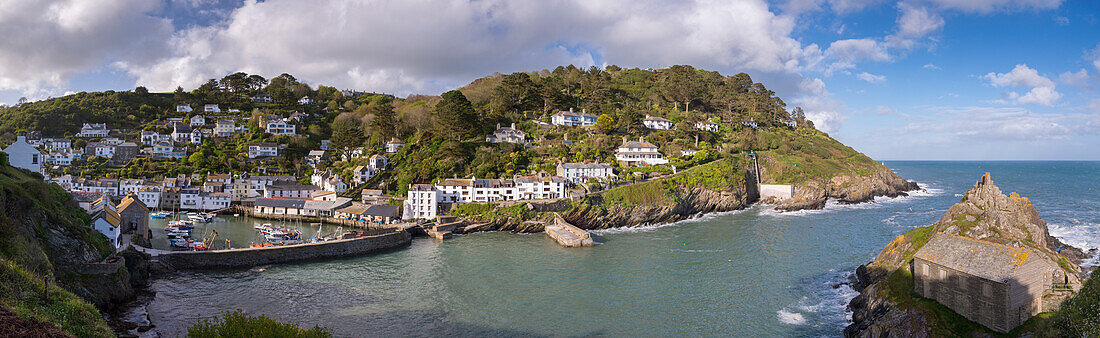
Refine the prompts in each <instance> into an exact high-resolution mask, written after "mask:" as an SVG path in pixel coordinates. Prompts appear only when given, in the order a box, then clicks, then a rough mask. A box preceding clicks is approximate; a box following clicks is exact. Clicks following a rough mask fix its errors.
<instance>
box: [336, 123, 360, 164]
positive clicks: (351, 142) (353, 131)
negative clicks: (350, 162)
mask: <svg viewBox="0 0 1100 338" xmlns="http://www.w3.org/2000/svg"><path fill="white" fill-rule="evenodd" d="M362 145H363V131H362V130H360V129H359V119H358V118H357V117H356V116H355V114H352V113H343V114H340V115H339V116H336V120H334V121H332V147H334V148H336V149H340V150H341V151H342V152H343V155H344V156H348V155H350V154H351V150H352V149H354V148H356V147H359V146H362Z"/></svg>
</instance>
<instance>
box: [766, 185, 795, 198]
mask: <svg viewBox="0 0 1100 338" xmlns="http://www.w3.org/2000/svg"><path fill="white" fill-rule="evenodd" d="M791 197H794V186H793V185H789V184H761V185H760V199H762V200H766V199H769V198H777V199H788V198H791Z"/></svg>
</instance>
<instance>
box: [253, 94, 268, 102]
mask: <svg viewBox="0 0 1100 338" xmlns="http://www.w3.org/2000/svg"><path fill="white" fill-rule="evenodd" d="M272 100H273V99H272V98H271V94H259V95H256V96H253V97H252V102H256V103H271V101H272Z"/></svg>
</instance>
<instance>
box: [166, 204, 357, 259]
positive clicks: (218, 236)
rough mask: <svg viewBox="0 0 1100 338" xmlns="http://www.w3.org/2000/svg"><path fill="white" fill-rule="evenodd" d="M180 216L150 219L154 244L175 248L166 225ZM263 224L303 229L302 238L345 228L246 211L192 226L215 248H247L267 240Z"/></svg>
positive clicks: (198, 237) (199, 237)
mask: <svg viewBox="0 0 1100 338" xmlns="http://www.w3.org/2000/svg"><path fill="white" fill-rule="evenodd" d="M178 218H180V216H179V214H176V213H173V214H172V215H171V216H169V217H168V218H162V219H155V218H153V219H150V220H149V230H150V231H152V233H153V240H152V242H151V244H152V245H153V248H154V249H161V250H170V249H172V248H171V246H172V245H171V243H170V242H169V241H168V237H167V235H165V232H164V227H165V226H167V225H168V221H170V220H175V219H178ZM182 219H187V216H186V215H184V216H182ZM262 224H271V225H273V226H275V227H279V228H286V229H288V230H290V231H299V232H301V233H302V238H305V239H307V240H308V239H310V238H313V237H314V236H317V235H318V234H320V235H321V236H322V237H323V236H331V235H332V234H334V233H337V232H339V231H344V229H343V228H342V227H339V226H335V225H330V224H318V223H309V222H300V221H298V222H296V221H282V220H271V219H261V218H254V217H248V216H246V215H239V216H232V215H219V216H217V217H215V218H214V219H212V220H210V222H206V223H195V224H194V229H191V236H192V238H193V239H195V240H202V239H203V238H207V239H208V240H207V241H208V242H210V243H213V247H214V248H215V249H224V248H226V247H230V248H247V247H248V246H249V245H251V244H253V243H264V242H265V240H264V238H263V236H262V235H260V233H259V231H256V229H255V228H254V226H257V225H262ZM348 230H352V229H348Z"/></svg>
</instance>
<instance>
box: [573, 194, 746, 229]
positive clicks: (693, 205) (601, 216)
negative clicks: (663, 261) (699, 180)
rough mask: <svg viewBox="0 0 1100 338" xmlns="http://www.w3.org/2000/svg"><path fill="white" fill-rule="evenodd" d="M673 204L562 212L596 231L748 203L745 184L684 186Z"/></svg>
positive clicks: (730, 208)
mask: <svg viewBox="0 0 1100 338" xmlns="http://www.w3.org/2000/svg"><path fill="white" fill-rule="evenodd" d="M676 200H677V201H678V202H677V203H676V204H673V205H659V206H654V205H635V206H619V207H604V208H592V207H581V208H573V209H570V210H569V211H568V212H567V213H564V214H562V217H564V218H565V220H566V221H568V222H569V223H572V224H573V225H576V226H577V227H579V228H581V229H586V230H596V229H608V228H617V227H631V226H639V225H645V224H664V223H672V222H676V221H680V220H684V219H687V218H690V217H692V216H694V215H698V214H703V213H712V212H722V211H732V210H740V209H743V208H745V206H746V205H748V203H749V200H748V195H747V194H746V192H745V189H744V187H739V188H737V189H735V190H733V191H712V190H708V189H705V188H701V187H692V188H681V189H679V190H678V192H677V198H676Z"/></svg>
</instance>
